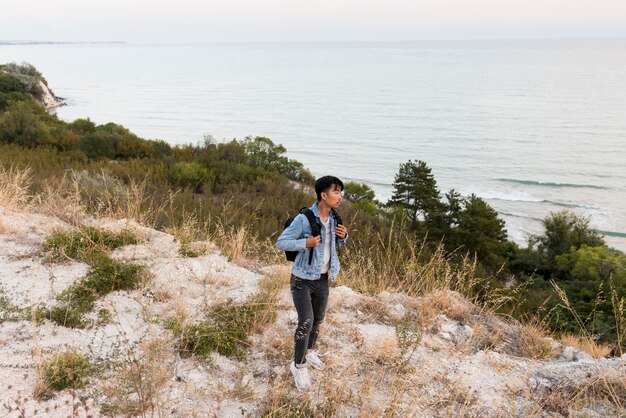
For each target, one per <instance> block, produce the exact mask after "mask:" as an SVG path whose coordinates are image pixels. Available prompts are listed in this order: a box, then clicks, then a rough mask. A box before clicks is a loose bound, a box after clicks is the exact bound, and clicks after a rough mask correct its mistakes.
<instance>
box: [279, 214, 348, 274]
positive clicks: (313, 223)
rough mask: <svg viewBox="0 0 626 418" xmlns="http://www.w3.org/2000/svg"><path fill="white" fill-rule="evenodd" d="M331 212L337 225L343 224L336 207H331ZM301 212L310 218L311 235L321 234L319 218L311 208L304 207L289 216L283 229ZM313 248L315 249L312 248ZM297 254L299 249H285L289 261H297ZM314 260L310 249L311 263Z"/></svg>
mask: <svg viewBox="0 0 626 418" xmlns="http://www.w3.org/2000/svg"><path fill="white" fill-rule="evenodd" d="M330 212H331V214H332V216H334V217H335V225H342V224H343V222H342V220H341V216H339V214H338V213H337V212H336V211H335V209H331V210H330ZM299 214H303V215H304V216H306V218H307V219H308V220H309V224H310V225H311V231H312V232H311V235H312V236H314V237H317V236H319V234H320V230H321V228H320V225H319V224H318V223H317V220H316V219H315V214H314V213H313V211H312V210H311V209H309V208H302V209H300V211H299V212H298V213H296V214H295V215H291V216H290V217H289V218H287V221H286V222H285V226H284V227H283V231H284V230H285V229H287V227H288V226H289V225H291V223H292V222H293V220H294V219H295V218H296V216H298V215H299ZM311 250H313V249H312V248H311ZM297 255H298V251H285V256H286V257H287V261H295V260H296V256H297ZM312 262H313V251H309V264H311V263H312Z"/></svg>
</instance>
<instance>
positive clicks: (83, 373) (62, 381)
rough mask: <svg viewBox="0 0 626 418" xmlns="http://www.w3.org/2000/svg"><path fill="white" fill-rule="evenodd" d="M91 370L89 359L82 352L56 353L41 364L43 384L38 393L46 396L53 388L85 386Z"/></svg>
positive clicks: (40, 370)
mask: <svg viewBox="0 0 626 418" xmlns="http://www.w3.org/2000/svg"><path fill="white" fill-rule="evenodd" d="M91 371H92V365H91V364H90V362H89V360H88V359H87V358H86V357H85V356H84V355H82V354H80V353H77V352H75V351H71V350H68V351H65V352H63V353H60V354H55V355H54V356H52V358H50V359H49V360H47V361H45V362H43V363H42V364H41V365H40V366H39V375H40V378H41V383H42V386H41V387H39V388H38V390H37V395H38V397H46V396H49V395H50V391H51V390H54V391H59V390H63V389H67V388H73V389H77V388H80V387H83V386H85V385H86V384H87V383H88V377H89V374H90V373H91Z"/></svg>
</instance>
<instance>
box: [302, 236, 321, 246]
mask: <svg viewBox="0 0 626 418" xmlns="http://www.w3.org/2000/svg"><path fill="white" fill-rule="evenodd" d="M320 242H322V236H321V235H318V236H316V237H314V236H312V235H311V236H310V237H308V238H307V239H306V247H307V248H311V247H317V246H318V245H320Z"/></svg>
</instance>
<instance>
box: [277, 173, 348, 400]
mask: <svg viewBox="0 0 626 418" xmlns="http://www.w3.org/2000/svg"><path fill="white" fill-rule="evenodd" d="M342 192H343V182H342V181H341V180H339V179H338V178H337V177H333V176H324V177H321V178H319V179H317V181H316V182H315V193H316V195H317V202H315V203H314V204H313V206H311V208H310V209H311V211H312V212H313V214H314V215H315V220H316V222H317V223H318V224H319V225H320V235H318V236H316V237H314V236H312V232H313V231H312V229H311V224H310V222H309V220H308V219H307V217H306V215H304V214H302V213H300V214H298V216H296V217H295V218H294V220H293V222H292V223H291V225H289V226H288V227H287V228H285V230H284V231H283V233H282V234H281V235H280V237H278V240H277V241H276V247H278V248H279V249H281V250H284V251H298V255H297V256H296V259H295V261H294V263H293V267H292V268H291V283H290V287H291V295H292V297H293V303H294V305H295V307H296V311H297V312H298V327H297V328H296V333H295V336H294V345H295V350H294V351H295V354H294V361H293V362H292V363H291V365H290V370H291V373H292V374H293V376H294V379H295V382H296V387H297V388H298V389H299V390H305V389H308V388H309V387H310V385H311V377H310V375H309V372H308V366H309V365H310V366H311V367H313V368H315V369H317V370H323V369H324V363H323V362H322V361H321V360H320V358H319V355H318V354H317V352H316V351H314V350H313V348H314V346H315V342H316V340H317V335H318V333H319V326H320V324H321V322H322V320H323V319H324V314H325V313H326V304H327V302H328V293H329V278H330V281H335V279H336V278H337V275H338V274H339V269H340V266H339V258H338V257H337V248H339V247H340V246H342V245H343V244H344V243H345V242H346V239H347V238H348V230H347V229H346V227H345V226H343V225H336V219H335V218H334V216H333V215H332V212H331V209H337V208H338V207H339V206H340V205H341V197H342ZM311 251H312V252H313V258H312V261H311V262H310V263H309V260H310V258H309V254H310V252H311Z"/></svg>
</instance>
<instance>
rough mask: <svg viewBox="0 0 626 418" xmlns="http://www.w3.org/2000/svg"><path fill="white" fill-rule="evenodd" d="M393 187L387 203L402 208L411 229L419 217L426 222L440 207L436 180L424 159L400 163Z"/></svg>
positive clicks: (434, 215)
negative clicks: (409, 221)
mask: <svg viewBox="0 0 626 418" xmlns="http://www.w3.org/2000/svg"><path fill="white" fill-rule="evenodd" d="M393 188H394V191H393V195H392V197H391V199H390V200H389V205H390V206H396V207H401V208H403V209H404V210H405V212H406V215H407V217H408V218H409V219H410V220H411V225H412V227H413V229H415V228H416V227H417V225H418V222H419V220H420V217H421V218H423V219H424V220H425V221H426V223H427V221H428V219H429V218H434V217H436V215H437V214H438V211H439V210H440V209H441V206H442V204H441V202H440V201H439V190H438V189H437V181H436V180H435V177H434V176H433V175H432V173H431V169H430V168H429V167H428V166H427V165H426V163H425V162H424V161H417V162H413V161H411V160H409V161H408V162H406V163H404V164H400V170H399V171H398V174H396V177H395V180H394V182H393Z"/></svg>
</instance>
